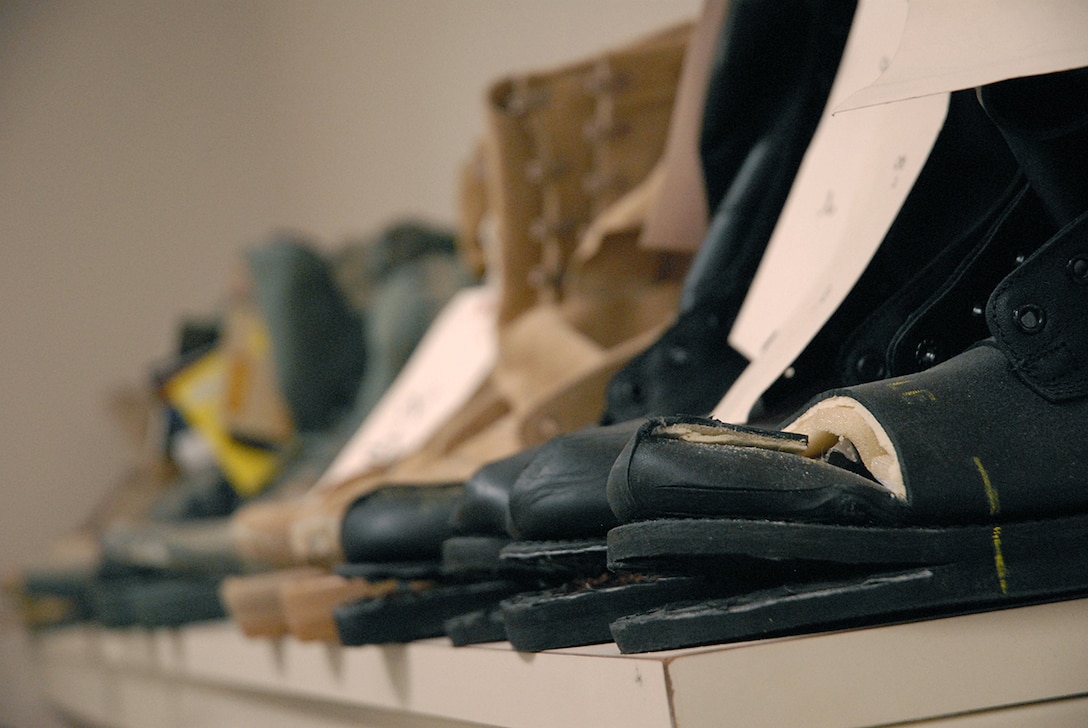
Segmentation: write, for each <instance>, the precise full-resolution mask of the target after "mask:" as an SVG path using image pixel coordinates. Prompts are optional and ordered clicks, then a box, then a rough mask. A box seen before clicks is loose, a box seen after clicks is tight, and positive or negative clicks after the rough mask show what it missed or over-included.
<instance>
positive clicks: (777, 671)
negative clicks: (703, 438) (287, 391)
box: [34, 599, 1088, 728]
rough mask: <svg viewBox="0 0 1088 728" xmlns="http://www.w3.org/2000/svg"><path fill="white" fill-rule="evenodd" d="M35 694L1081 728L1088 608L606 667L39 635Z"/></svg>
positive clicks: (367, 713) (469, 653) (273, 724)
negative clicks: (39, 685) (40, 688)
mask: <svg viewBox="0 0 1088 728" xmlns="http://www.w3.org/2000/svg"><path fill="white" fill-rule="evenodd" d="M34 652H35V656H36V658H37V659H38V663H39V664H38V667H39V669H40V671H41V677H42V679H43V680H44V689H45V692H46V694H47V696H48V699H49V700H50V701H51V703H52V704H53V705H55V706H56V707H58V708H59V709H60V710H62V711H63V712H65V713H67V714H70V715H72V716H74V717H76V718H78V719H80V720H82V721H85V722H89V723H92V724H95V725H104V726H124V727H126V728H127V727H130V726H132V727H135V726H141V727H142V726H157V727H158V726H161V727H164V728H167V727H170V726H201V728H211V727H214V726H242V725H245V726H249V725H253V726H261V728H277V727H278V726H297V725H300V724H305V725H308V726H317V727H319V728H334V727H335V728H341V727H346V726H401V727H404V726H467V725H492V726H518V727H522V726H524V727H526V728H530V727H538V726H613V725H614V726H623V727H624V728H641V727H646V728H651V727H653V728H660V727H661V726H678V727H680V728H696V727H700V726H714V727H715V728H718V727H720V726H745V727H746V728H747V727H756V726H776V727H778V726H790V725H803V726H811V727H813V728H818V727H820V726H870V725H884V724H888V723H908V722H913V721H922V720H928V721H930V723H927V725H940V726H949V727H955V728H974V727H975V726H994V725H997V726H1023V725H1047V726H1066V725H1068V726H1084V725H1088V599H1080V600H1073V601H1066V602H1060V603H1056V604H1047V605H1039V606H1033V607H1024V608H1020V609H1012V610H1005V611H1000V612H991V613H987V614H977V615H967V616H962V617H955V618H950V619H940V620H931V621H926V622H917V623H910V624H901V625H894V626H889V627H879V628H872V629H859V630H848V631H843V632H836V633H828V634H819V635H811V636H805V637H793V638H782V639H775V640H764V641H760V642H748V643H743V644H738V645H728V646H718V647H708V648H699V649H688V650H677V651H672V652H660V653H652V654H648V655H620V654H619V653H618V651H617V650H616V647H615V645H600V646H595V647H590V648H577V649H567V650H555V651H551V652H545V653H540V654H535V655H533V654H523V653H518V652H515V651H513V650H512V649H511V648H510V647H509V645H507V644H506V643H496V644H492V645H482V646H475V647H463V648H455V647H452V646H451V645H450V644H449V643H448V642H447V641H446V640H427V641H422V642H416V643H412V644H409V645H398V646H386V647H361V648H358V647H352V648H343V647H340V646H336V645H326V644H315V643H300V642H297V641H295V640H292V639H285V640H281V641H276V642H273V641H269V640H252V639H247V638H246V637H244V636H242V635H241V634H240V633H239V632H238V631H237V630H236V629H235V628H234V627H233V626H232V625H230V624H227V623H210V624H203V625H194V626H191V627H187V628H184V629H180V630H156V631H150V632H149V631H145V630H138V629H132V630H105V629H100V628H96V627H90V626H79V627H71V628H67V629H63V630H58V631H54V632H50V633H45V634H41V635H39V636H37V637H36V638H35V640H34Z"/></svg>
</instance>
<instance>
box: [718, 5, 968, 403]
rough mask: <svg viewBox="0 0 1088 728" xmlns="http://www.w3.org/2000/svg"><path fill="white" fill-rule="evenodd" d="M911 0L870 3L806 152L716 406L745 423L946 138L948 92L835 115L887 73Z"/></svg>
mask: <svg viewBox="0 0 1088 728" xmlns="http://www.w3.org/2000/svg"><path fill="white" fill-rule="evenodd" d="M905 13H906V6H905V1H900V2H889V1H888V0H863V2H861V3H860V4H859V6H858V10H857V14H856V17H855V21H854V27H853V29H852V31H851V34H850V38H849V39H848V42H847V46H846V49H845V51H844V54H843V61H842V65H841V69H840V73H839V76H838V77H837V78H836V82H835V87H834V88H833V89H832V98H831V99H829V103H828V108H827V110H826V111H825V112H824V116H823V118H822V119H821V120H820V124H819V126H818V127H817V130H816V134H815V135H814V137H813V140H812V142H811V144H810V146H809V149H808V151H807V152H806V154H805V158H804V161H803V162H802V165H801V168H800V170H799V171H798V176H797V179H796V180H795V182H794V185H793V187H792V189H791V190H790V195H789V197H788V199H787V201H786V205H785V207H784V208H783V211H782V215H781V216H780V218H779V221H778V225H777V226H776V227H775V230H774V233H773V235H772V236H771V241H770V243H769V245H768V249H767V254H766V255H765V257H764V260H763V262H761V264H760V268H759V270H758V272H757V274H756V278H755V280H754V281H753V284H752V287H751V289H750V291H749V295H748V297H747V298H746V299H745V302H744V306H743V307H742V310H741V313H740V316H739V317H738V320H737V323H736V325H735V326H734V328H733V330H732V332H731V333H730V344H731V345H732V346H733V347H734V348H735V349H736V350H737V351H739V352H740V353H742V354H744V355H745V356H746V357H748V359H749V360H751V361H752V364H751V365H750V366H749V367H748V368H747V369H746V370H745V371H744V373H743V374H742V375H741V376H740V378H738V380H737V381H736V382H735V383H734V385H733V386H732V387H731V388H730V390H729V392H727V393H726V395H725V397H724V398H723V399H722V401H721V402H720V403H719V404H718V406H717V407H716V408H715V409H714V412H713V414H714V416H715V417H718V418H720V419H723V420H726V421H730V422H743V421H745V420H746V419H747V417H748V413H749V412H750V411H751V408H752V406H753V405H754V404H755V403H756V401H757V400H758V399H759V397H760V396H761V395H762V394H763V392H764V391H765V390H766V388H767V387H769V386H770V385H771V384H773V383H774V382H775V380H777V379H778V377H779V376H781V374H782V373H783V371H785V369H786V368H787V367H789V365H790V364H792V363H793V361H794V359H796V358H797V355H798V354H800V353H801V351H803V350H804V348H805V346H806V345H807V344H808V343H809V342H810V341H811V340H812V338H813V337H814V336H815V335H816V333H817V332H818V331H819V330H820V328H821V327H822V326H823V324H824V323H825V322H826V321H827V320H828V319H829V318H830V317H831V315H832V314H833V313H834V312H835V310H836V308H838V306H839V304H840V303H841V302H842V300H843V299H844V298H845V297H846V295H847V294H848V293H849V292H850V290H851V289H852V288H853V286H854V284H855V283H856V282H857V280H858V278H859V277H860V276H861V273H862V272H863V271H864V269H865V266H866V265H867V264H868V263H869V260H870V259H871V258H872V256H873V254H874V253H875V252H876V250H877V248H878V247H879V246H880V243H881V241H882V240H883V238H884V235H885V233H886V232H887V230H888V228H889V227H890V226H891V224H892V222H893V221H894V220H895V217H896V215H897V214H898V212H899V208H900V207H901V206H902V204H903V201H904V200H905V199H906V196H907V194H908V193H909V192H910V190H911V187H912V186H913V185H914V181H915V179H916V178H917V176H918V173H919V172H920V171H921V169H922V166H923V165H924V164H925V162H926V159H927V158H928V156H929V152H930V150H931V149H932V147H933V142H934V141H935V140H936V138H937V135H938V134H939V133H940V129H941V125H942V123H943V122H944V118H945V115H946V113H947V109H948V96H947V95H942V96H934V97H929V98H924V99H917V100H914V101H907V102H902V103H900V104H895V105H891V106H884V107H876V108H872V109H863V110H859V111H852V112H850V113H846V114H838V115H832V111H831V110H832V109H834V108H835V106H834V101H835V99H841V98H843V97H844V96H845V95H846V94H849V93H851V92H852V90H853V89H856V88H858V86H859V85H861V84H863V83H867V82H868V81H869V80H871V79H872V78H874V77H875V76H876V75H877V74H879V72H880V70H881V68H882V67H883V64H885V63H886V62H887V59H888V58H889V57H890V54H891V52H892V51H894V49H895V47H896V43H897V42H898V39H899V35H900V29H901V28H902V27H903V23H904V22H905V19H906V14H905Z"/></svg>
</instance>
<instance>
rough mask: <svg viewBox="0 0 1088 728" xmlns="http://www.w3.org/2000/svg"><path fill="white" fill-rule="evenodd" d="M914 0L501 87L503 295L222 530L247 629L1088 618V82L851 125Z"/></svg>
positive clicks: (491, 93) (557, 641)
mask: <svg viewBox="0 0 1088 728" xmlns="http://www.w3.org/2000/svg"><path fill="white" fill-rule="evenodd" d="M899 10H900V8H899V7H898V5H896V4H894V3H883V2H875V1H873V0H860V1H855V0H797V1H796V2H792V0H791V2H789V3H788V7H786V6H783V4H782V3H781V2H780V1H776V2H769V1H768V0H730V1H729V2H724V1H720V0H710V1H709V2H708V3H707V5H706V6H705V8H704V10H703V13H702V15H701V16H700V17H699V18H698V19H696V21H695V22H694V23H692V24H690V25H684V26H682V27H677V28H670V29H667V30H665V31H662V32H661V33H658V34H655V35H653V36H651V37H648V38H644V39H641V40H639V41H637V42H635V43H633V44H631V45H629V46H627V47H624V48H620V49H616V50H612V51H608V52H605V53H602V54H600V55H598V56H596V57H594V58H591V59H588V60H585V61H582V62H578V63H573V64H570V65H568V66H565V67H562V68H557V69H551V70H548V71H543V72H539V73H530V74H521V75H517V76H512V77H510V78H504V79H500V80H499V81H497V82H496V83H495V84H493V85H492V86H491V87H490V88H489V89H488V91H487V94H486V109H487V125H488V126H487V133H486V134H485V139H484V141H483V143H481V144H480V145H479V147H478V148H477V149H476V152H475V154H474V156H473V158H472V159H471V160H470V161H469V163H468V164H466V166H465V168H464V170H463V172H462V176H461V185H462V220H461V222H460V227H459V232H458V237H459V246H458V247H459V251H460V253H459V254H460V257H461V260H462V261H463V262H464V264H465V266H466V267H467V268H470V269H472V270H473V271H474V272H475V273H478V274H480V275H482V277H483V283H482V285H480V286H478V287H473V288H471V289H464V290H463V291H462V294H459V295H460V296H461V298H455V299H454V303H451V304H450V306H449V307H448V308H447V310H446V311H444V312H443V314H442V315H439V316H438V317H437V318H435V319H434V320H433V323H432V324H431V325H430V327H429V329H428V330H427V332H426V335H425V336H423V339H422V341H421V342H420V344H419V346H418V347H417V348H416V350H415V352H414V353H413V354H412V357H411V358H407V359H405V361H404V363H403V364H402V366H401V368H400V370H399V371H400V374H399V376H398V377H397V378H396V380H395V381H392V377H389V378H388V380H389V381H387V382H386V383H385V384H383V385H382V388H381V392H382V396H381V398H380V401H378V397H377V396H376V395H370V401H371V405H370V406H368V409H367V412H366V416H364V417H358V416H357V417H356V418H355V419H347V420H340V421H339V422H341V424H340V426H339V431H340V432H342V433H344V434H343V435H342V436H341V438H340V440H339V441H338V445H339V446H340V447H339V449H338V451H337V452H336V455H335V457H330V458H328V459H327V460H325V461H324V462H323V463H322V465H323V466H324V467H323V469H322V474H321V475H320V477H317V478H316V482H315V483H314V485H313V486H312V487H311V488H309V490H308V491H306V492H305V493H304V494H302V495H296V494H295V493H294V492H291V491H289V490H287V489H277V488H271V489H268V490H266V491H265V492H263V493H260V494H256V495H254V494H253V492H255V491H256V490H258V489H259V488H254V489H253V490H252V491H251V492H249V493H243V495H241V496H239V501H240V502H239V503H236V504H235V507H233V508H232V509H231V510H230V512H229V513H228V514H226V517H225V518H224V519H222V520H221V521H219V522H218V523H219V526H220V530H219V531H218V533H219V534H220V538H219V540H218V541H216V543H217V544H219V545H218V546H217V547H216V548H217V549H218V550H217V551H216V553H219V554H223V553H226V554H229V555H230V558H229V559H220V560H218V561H216V563H217V564H219V565H220V566H219V568H218V569H217V570H209V569H207V568H206V567H207V564H208V563H210V562H211V561H212V560H213V559H211V558H210V557H208V556H207V553H210V552H211V551H213V550H215V549H211V548H207V549H205V561H204V566H205V573H204V574H203V577H206V583H208V584H213V585H214V591H215V595H216V599H215V600H212V601H214V602H215V606H217V607H218V608H219V609H220V614H222V610H225V612H226V614H227V615H228V616H229V618H231V619H232V620H233V621H235V622H236V623H237V624H238V625H239V627H240V628H241V629H242V630H243V631H244V632H246V633H247V634H249V635H251V636H254V637H278V636H281V635H284V634H291V635H293V636H295V637H296V638H299V639H316V640H326V641H336V642H340V643H342V644H345V645H361V644H379V643H389V642H405V641H410V640H415V639H422V638H429V637H436V636H445V637H448V638H449V639H451V640H452V641H453V642H454V644H457V645H467V644H473V643H479V642H486V641H496V640H507V641H509V642H510V643H512V645H513V646H514V647H515V648H517V649H519V650H528V651H537V650H544V649H552V648H558V647H569V646H575V645H582V644H589V643H596V642H607V641H615V642H616V643H617V644H618V645H619V648H620V649H621V650H622V651H625V652H640V651H647V650H658V649H671V648H677V647H684V646H689V645H696V644H708V643H718V642H727V641H735V640H743V639H753V638H760V637H766V636H777V635H783V634H797V633H803V632H810V631H814V630H826V629H836V628H842V627H852V626H860V625H871V624H882V623H887V622H891V621H899V620H903V619H923V618H932V617H939V616H944V615H949V614H959V613H963V612H966V611H979V610H989V609H998V608H1006V607H1012V606H1019V605H1023V604H1030V603H1036V602H1040V601H1052V600H1056V599H1067V598H1073V597H1080V596H1084V595H1085V594H1086V593H1088V568H1085V566H1086V564H1085V563H1084V562H1083V559H1084V558H1085V556H1084V555H1085V554H1088V549H1085V546H1086V545H1088V487H1086V483H1085V480H1084V476H1083V474H1082V470H1083V468H1081V467H1080V463H1079V456H1078V455H1077V449H1076V447H1075V446H1074V447H1071V445H1072V444H1073V443H1074V442H1075V440H1074V438H1075V436H1076V435H1075V433H1076V432H1077V431H1079V429H1080V428H1081V427H1083V426H1084V425H1085V424H1086V423H1088V419H1086V417H1088V410H1086V409H1085V405H1084V402H1085V395H1088V375H1086V373H1085V372H1086V371H1088V364H1086V362H1088V329H1085V326H1086V324H1084V323H1082V318H1083V317H1082V316H1080V308H1078V306H1079V304H1077V303H1076V301H1077V300H1078V298H1079V297H1080V296H1083V295H1085V293H1086V291H1088V288H1086V285H1088V238H1086V237H1085V236H1086V235H1088V232H1086V231H1088V228H1086V225H1088V223H1086V222H1085V214H1086V213H1088V186H1086V185H1085V180H1088V174H1086V172H1088V170H1086V169H1085V162H1084V160H1085V159H1088V156H1086V155H1085V152H1086V151H1088V73H1086V72H1085V70H1084V69H1083V68H1072V69H1070V68H1069V67H1068V66H1065V67H1061V68H1054V69H1052V70H1053V72H1050V73H1045V74H1043V75H1033V76H1025V77H1020V78H1009V76H1008V75H1007V72H1004V71H1003V72H1002V73H1005V75H999V76H997V77H995V78H992V79H987V82H986V83H985V84H984V85H982V86H979V87H976V88H966V89H962V90H954V91H951V92H947V93H941V94H935V95H932V96H929V97H926V98H920V99H911V100H904V101H897V102H894V103H890V104H887V105H884V106H881V107H877V108H872V109H861V110H857V111H850V112H842V113H840V114H835V113H833V111H834V110H835V109H836V107H837V106H838V105H839V103H841V102H842V100H843V99H845V98H846V97H848V96H849V95H850V94H851V93H853V92H855V91H857V90H858V89H860V88H862V87H864V86H865V85H867V84H869V83H871V82H872V81H873V80H875V78H876V77H877V75H879V73H880V70H881V65H882V63H886V61H887V58H888V57H890V56H891V55H893V54H894V51H895V49H896V44H897V43H898V41H899V39H900V35H901V32H900V31H899V30H898V28H899V27H900V26H898V25H897V22H899V21H901V20H902V19H901V18H899V16H897V15H896V13H897V12H899ZM1041 22H1042V21H1041ZM997 25H1000V24H999V23H998V24H997ZM1086 60H1088V59H1086ZM1048 70H1050V69H1048ZM458 303H459V305H460V307H459V308H456V310H453V309H454V308H455V304H458ZM447 314H448V315H447ZM467 332H474V334H473V336H475V338H473V336H467V335H466V334H467ZM469 349H471V350H472V353H471V354H470V355H467V356H466V354H465V351H464V350H469ZM333 354H335V355H337V356H339V355H341V354H343V350H339V349H338V350H337V351H335V352H330V353H329V354H327V355H322V356H323V357H324V361H325V362H326V364H327V366H326V367H325V369H326V371H325V374H326V375H327V374H328V372H329V371H344V367H343V365H340V364H336V365H332V364H328V363H329V362H332V361H333V359H332V356H333ZM277 365H278V366H279V368H278V369H277V371H278V373H279V375H280V377H281V381H282V375H283V373H284V369H283V365H282V364H280V363H279V362H277ZM367 366H369V364H367ZM318 368H319V369H320V367H318ZM286 391H287V390H284V392H286ZM371 391H373V390H371ZM285 399H288V400H289V399H290V398H289V397H288V398H285ZM309 402H310V403H312V402H313V400H309ZM375 403H376V404H375ZM305 404H306V403H305V402H300V404H298V405H297V406H295V407H291V406H288V407H287V408H286V410H285V411H287V412H288V413H289V414H292V415H293V416H294V418H295V421H296V422H297V421H298V417H299V414H300V412H301V411H302V408H303V407H304V406H305ZM183 414H184V413H183ZM345 422H346V423H347V424H344V423H345ZM349 430H350V431H352V432H353V433H354V434H353V435H352V436H350V437H348V436H347V435H346V433H347V432H348V431H349ZM237 434H238V433H237V431H235V432H234V433H233V435H234V436H237ZM236 439H237V438H236ZM291 439H292V438H291V437H289V436H288V437H285V438H281V440H280V441H279V442H278V443H277V447H278V448H280V449H282V447H284V446H285V445H284V442H285V441H288V440H291ZM390 443H392V445H390ZM265 444H267V443H265ZM273 449H275V448H273ZM279 462H281V463H282V458H281V460H280V461H279ZM277 467H278V466H277ZM235 481H237V478H236V479H235ZM311 482H313V481H312V480H311ZM234 486H235V487H234V490H233V491H232V492H234V493H235V494H237V493H238V489H237V482H235V483H234ZM175 525H177V524H175ZM206 525H207V523H205V522H201V523H183V524H180V530H182V531H185V530H186V529H188V532H189V533H190V534H192V533H195V532H196V531H195V529H198V528H203V527H205V526H206ZM161 534H162V531H161V530H160V531H159V537H160V538H164V539H168V537H166V536H162V535H161ZM178 538H180V537H178ZM190 538H192V536H191V535H190ZM205 543H208V542H207V541H206V542H205ZM145 546H146V543H145ZM144 551H145V552H146V551H148V549H147V548H144ZM161 551H162V549H160V552H161ZM194 561H196V560H194ZM224 563H229V566H227V567H224V566H222V565H223V564H224ZM142 566H143V567H144V568H147V566H148V565H146V564H143V565H142ZM157 568H159V570H160V572H161V573H170V574H173V575H175V576H176V575H177V574H178V573H180V572H185V573H186V574H188V575H189V576H190V577H191V576H192V574H193V573H197V572H200V571H201V566H200V565H199V564H196V563H190V564H188V565H186V566H181V565H179V564H178V563H171V564H158V565H157ZM171 598H172V599H179V597H177V596H176V595H175V596H173V597H171ZM167 601H169V600H167ZM190 603H195V602H192V601H191V602H190ZM213 612H214V609H209V610H208V612H207V614H206V615H202V616H208V615H211V614H212V613H213ZM178 621H182V620H180V619H175V621H174V623H177V622H178ZM142 623H144V624H149V625H155V624H158V623H157V622H156V621H155V617H154V611H153V610H152V611H151V612H150V613H148V616H146V617H145V618H144V621H143V622H142Z"/></svg>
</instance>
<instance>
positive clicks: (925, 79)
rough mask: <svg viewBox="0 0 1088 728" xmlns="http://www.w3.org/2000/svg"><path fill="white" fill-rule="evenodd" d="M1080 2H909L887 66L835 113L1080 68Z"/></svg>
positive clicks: (1083, 45)
mask: <svg viewBox="0 0 1088 728" xmlns="http://www.w3.org/2000/svg"><path fill="white" fill-rule="evenodd" d="M1086 40H1088V3H1086V2H1084V0H1031V2H1025V1H1024V0H955V1H954V2H951V1H950V0H909V15H908V18H907V23H906V27H905V28H904V31H903V38H902V42H901V43H900V45H899V49H898V51H897V52H896V53H895V56H894V58H893V59H892V61H891V63H890V65H889V66H888V69H887V70H886V71H885V72H884V73H883V74H882V75H881V76H880V78H879V79H877V80H876V81H875V82H873V83H872V84H871V85H869V86H867V87H865V88H863V89H859V90H858V91H856V92H855V93H854V94H852V95H851V96H850V97H849V98H847V99H846V100H845V101H843V103H842V104H841V105H839V106H838V107H837V109H836V110H837V111H839V110H846V109H857V108H861V107H863V106H873V105H875V104H884V103H888V102H890V101H899V100H902V99H911V98H918V97H920V96H928V95H931V94H939V93H947V92H950V91H959V90H961V89H968V88H974V87H976V86H981V85H983V84H987V83H994V82H996V81H1003V80H1005V79H1009V78H1018V77H1020V76H1033V75H1038V74H1043V73H1053V72H1055V71H1065V70H1068V69H1070V68H1082V67H1084V66H1088V42H1086Z"/></svg>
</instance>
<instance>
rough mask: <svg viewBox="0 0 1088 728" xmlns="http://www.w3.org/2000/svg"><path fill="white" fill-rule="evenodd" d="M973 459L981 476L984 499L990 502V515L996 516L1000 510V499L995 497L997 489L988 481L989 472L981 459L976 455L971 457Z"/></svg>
mask: <svg viewBox="0 0 1088 728" xmlns="http://www.w3.org/2000/svg"><path fill="white" fill-rule="evenodd" d="M972 460H974V461H975V467H976V468H978V474H979V475H981V476H982V487H983V488H985V489H986V500H988V501H989V502H990V515H991V516H996V515H997V514H998V513H1000V512H1001V499H1000V498H998V497H997V489H996V488H994V485H993V483H991V482H990V474H989V473H987V472H986V468H985V467H984V466H983V465H982V461H981V460H979V459H978V457H977V456H976V457H974V458H972Z"/></svg>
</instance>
